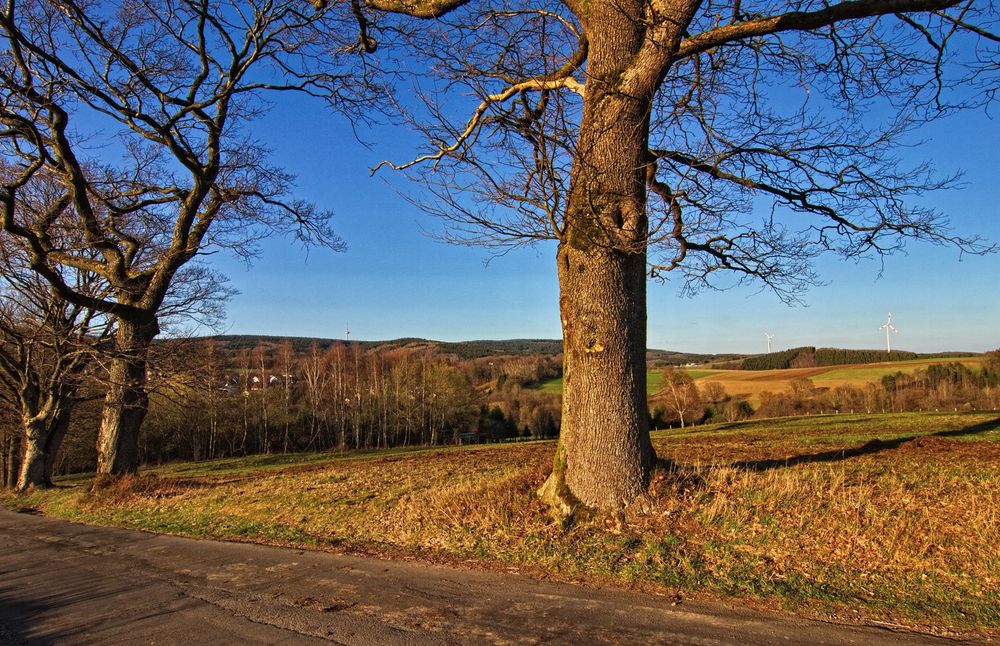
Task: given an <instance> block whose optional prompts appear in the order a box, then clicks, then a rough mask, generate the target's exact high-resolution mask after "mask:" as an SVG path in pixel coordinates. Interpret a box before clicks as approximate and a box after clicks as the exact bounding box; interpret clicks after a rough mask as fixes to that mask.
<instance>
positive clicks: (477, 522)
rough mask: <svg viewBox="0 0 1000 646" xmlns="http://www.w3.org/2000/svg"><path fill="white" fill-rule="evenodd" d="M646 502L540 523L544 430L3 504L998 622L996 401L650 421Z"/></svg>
mask: <svg viewBox="0 0 1000 646" xmlns="http://www.w3.org/2000/svg"><path fill="white" fill-rule="evenodd" d="M653 443H654V446H655V448H656V451H657V454H658V455H659V457H660V458H662V459H665V460H667V461H668V462H665V463H664V465H663V466H661V467H660V468H659V469H658V470H657V472H656V473H655V474H654V480H653V483H652V486H651V489H650V496H649V498H648V500H644V501H643V502H642V504H640V505H635V506H633V508H630V509H628V510H626V513H625V516H624V518H623V522H620V521H614V520H613V519H609V518H605V517H601V516H590V517H588V516H586V515H581V516H580V517H579V518H578V519H577V520H576V521H575V522H574V523H573V524H572V525H571V526H569V527H568V528H563V527H561V526H559V525H558V524H555V523H553V521H552V520H551V519H550V517H549V516H548V514H547V513H546V510H545V509H544V508H543V506H542V505H541V504H540V503H539V502H538V501H537V499H536V498H535V496H534V491H535V490H536V489H537V487H538V486H539V485H540V484H541V483H542V481H543V480H544V478H545V477H546V475H547V473H548V471H549V469H550V465H551V461H552V457H553V451H554V443H552V442H529V443H518V444H507V445H487V446H471V447H452V448H444V449H409V450H395V451H387V452H370V453H346V454H336V453H312V454H297V455H286V456H281V455H271V456H257V457H252V458H245V459H228V460H217V461H211V462H201V463H180V464H174V465H167V466H163V467H157V468H152V469H148V470H145V471H144V472H143V473H142V474H141V475H139V476H136V477H132V478H126V479H124V480H121V481H118V482H114V483H111V484H108V485H104V486H102V487H97V488H94V489H91V487H90V479H89V478H88V477H84V476H78V477H74V478H68V479H64V480H62V481H61V482H60V483H59V484H60V486H59V488H57V489H54V490H49V491H39V492H35V493H31V494H29V495H26V496H15V495H12V494H4V497H2V498H0V502H3V503H4V504H5V505H6V506H8V507H11V508H15V509H23V510H32V511H36V512H40V513H45V514H49V515H52V516H58V517H62V518H67V519H71V520H76V521H81V522H87V523H95V524H107V525H115V526H122V527H130V528H135V529H142V530H148V531H154V532H163V533H172V534H183V535H188V536H203V537H213V538H221V539H227V540H238V541H250V542H260V543H271V544H279V545H289V546H298V547H302V548H309V549H321V550H332V551H343V552H353V553H360V554H367V555H373V556H383V557H389V558H407V559H411V558H417V559H424V560H431V561H437V562H454V563H459V564H461V565H463V566H464V567H469V566H472V565H474V566H476V567H482V568H489V569H499V570H507V571H519V572H523V573H527V574H533V575H537V576H543V577H550V578H557V579H563V580H571V581H584V582H589V583H592V584H601V585H616V586H625V587H631V588H636V589H641V590H645V591H648V592H651V593H657V594H666V595H675V596H677V597H678V598H679V599H683V598H687V597H699V598H722V599H726V598H729V599H736V598H738V599H740V602H741V603H749V604H751V605H754V604H757V605H760V606H766V607H768V608H772V609H774V608H784V609H785V610H788V611H794V612H797V613H800V614H806V615H809V616H816V617H823V618H830V619H833V620H835V621H861V622H866V621H877V622H892V623H902V624H906V625H909V626H913V627H917V628H922V629H926V630H932V631H936V632H942V633H952V634H954V633H959V634H963V635H965V636H987V635H992V636H996V635H1000V554H998V553H997V551H996V545H997V544H1000V523H998V518H1000V415H997V414H996V413H993V414H986V413H963V414H944V413H941V414H937V413H924V414H891V415H872V416H860V415H859V416H852V415H840V416H811V417H797V418H783V419H777V420H762V421H753V422H743V423H730V424H720V425H708V426H699V427H695V428H694V429H686V430H683V431H681V430H675V431H660V432H656V433H654V434H653Z"/></svg>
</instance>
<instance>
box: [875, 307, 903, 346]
mask: <svg viewBox="0 0 1000 646" xmlns="http://www.w3.org/2000/svg"><path fill="white" fill-rule="evenodd" d="M879 329H880V330H885V351H886V352H888V353H890V354H891V353H892V346H891V345H890V344H889V332H890V331H892V332H894V333H896V334H899V330H897V329H896V327H895V326H894V325H893V324H892V312H889V318H888V319H887V320H886V322H885V323H883V324H882V326H881V327H879Z"/></svg>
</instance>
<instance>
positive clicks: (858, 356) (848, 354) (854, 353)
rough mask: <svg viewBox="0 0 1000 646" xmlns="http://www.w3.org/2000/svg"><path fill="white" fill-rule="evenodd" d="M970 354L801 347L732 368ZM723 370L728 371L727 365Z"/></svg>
mask: <svg viewBox="0 0 1000 646" xmlns="http://www.w3.org/2000/svg"><path fill="white" fill-rule="evenodd" d="M967 356H970V353H962V352H936V353H917V352H907V351H905V350H892V351H891V352H889V351H885V350H848V349H844V348H815V347H812V346H803V347H799V348H790V349H788V350H781V351H779V352H769V353H767V354H761V355H757V356H753V357H746V358H745V359H743V360H742V361H739V362H736V363H734V364H732V367H735V368H738V369H740V370H785V369H788V368H812V367H814V366H844V365H851V364H855V363H863V364H867V363H886V362H891V361H913V360H916V359H930V358H948V357H956V358H957V357H967ZM726 367H729V366H728V365H727V366H726Z"/></svg>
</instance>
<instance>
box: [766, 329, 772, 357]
mask: <svg viewBox="0 0 1000 646" xmlns="http://www.w3.org/2000/svg"><path fill="white" fill-rule="evenodd" d="M764 336H766V337H767V353H768V354H771V341H774V335H773V334H768V333H767V332H765V333H764Z"/></svg>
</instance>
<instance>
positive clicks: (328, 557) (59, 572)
mask: <svg viewBox="0 0 1000 646" xmlns="http://www.w3.org/2000/svg"><path fill="white" fill-rule="evenodd" d="M330 642H333V643H337V644H358V645H363V644H377V645H380V646H381V645H392V644H407V645H422V644H541V643H546V644H699V645H700V644H704V645H716V644H741V645H742V644H746V645H753V644H788V645H794V644H803V645H804V644H810V645H818V644H830V645H846V644H863V645H865V646H873V645H875V644H887V645H897V644H898V645H903V644H907V645H911V644H928V645H930V644H937V645H942V644H952V645H954V644H956V643H957V642H955V641H952V640H946V639H940V638H934V637H930V636H926V635H919V634H915V633H907V632H897V631H893V630H887V629H882V628H874V627H854V626H842V625H837V624H831V623H824V622H816V621H806V620H801V619H795V618H788V617H782V616H777V615H775V616H772V615H768V614H762V613H760V612H751V611H747V610H741V609H739V608H734V607H729V606H725V605H721V604H709V603H697V602H684V603H681V604H679V605H676V606H675V605H672V604H671V600H670V599H668V598H662V597H656V596H648V595H642V594H638V593H630V592H624V591H620V590H603V589H594V588H588V587H581V586H575V585H568V584H561V583H553V582H547V581H536V580H534V579H530V578H528V577H524V576H517V575H504V574H497V573H489V572H475V571H467V570H463V569H456V568H451V567H443V566H435V565H426V564H421V563H411V562H393V561H380V560H375V559H367V558H358V557H351V556H342V555H336V554H326V553H322V552H308V551H305V552H304V551H301V550H293V549H282V548H274V547H267V546H261V545H248V544H242V543H222V542H216V541H206V540H195V539H187V538H177V537H172V536H160V535H155V534H146V533H142V532H133V531H126V530H120V529H109V528H102V527H90V526H85V525H78V524H73V523H67V522H64V521H58V520H53V519H48V518H42V517H38V516H32V515H27V514H17V513H13V512H10V511H6V510H0V644H3V645H10V644H101V645H105V644H107V645H111V644H129V645H132V644H183V645H185V646H192V645H195V644H240V643H242V644H312V643H317V644H318V643H330Z"/></svg>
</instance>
